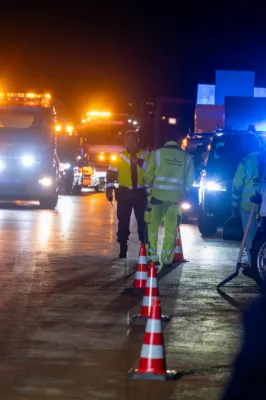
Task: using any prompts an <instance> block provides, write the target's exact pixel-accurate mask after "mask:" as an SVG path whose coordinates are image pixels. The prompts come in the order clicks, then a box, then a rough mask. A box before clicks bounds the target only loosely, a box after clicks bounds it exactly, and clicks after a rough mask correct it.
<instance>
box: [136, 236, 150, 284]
mask: <svg viewBox="0 0 266 400" xmlns="http://www.w3.org/2000/svg"><path fill="white" fill-rule="evenodd" d="M147 275H148V265H147V252H146V245H145V244H144V243H142V244H141V245H140V251H139V261H138V265H137V270H136V273H135V278H134V283H133V287H134V288H135V289H144V288H145V286H146V280H147Z"/></svg>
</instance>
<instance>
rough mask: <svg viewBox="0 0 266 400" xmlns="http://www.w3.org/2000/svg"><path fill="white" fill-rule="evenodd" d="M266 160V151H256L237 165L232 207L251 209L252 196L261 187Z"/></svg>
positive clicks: (244, 209)
mask: <svg viewBox="0 0 266 400" xmlns="http://www.w3.org/2000/svg"><path fill="white" fill-rule="evenodd" d="M265 161H266V153H262V152H254V153H250V154H249V155H248V156H247V157H245V158H244V159H243V160H242V161H240V163H239V164H238V166H237V170H236V173H235V176H234V179H233V191H232V207H233V208H240V210H243V211H250V210H251V208H252V203H251V201H250V197H251V196H254V195H255V194H256V190H258V189H259V187H260V182H261V177H262V174H263V169H264V166H265Z"/></svg>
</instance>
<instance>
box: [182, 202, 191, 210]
mask: <svg viewBox="0 0 266 400" xmlns="http://www.w3.org/2000/svg"><path fill="white" fill-rule="evenodd" d="M181 208H182V210H184V211H187V210H190V208H191V205H190V204H189V203H182V204H181Z"/></svg>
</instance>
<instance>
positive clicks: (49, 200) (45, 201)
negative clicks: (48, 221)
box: [40, 195, 58, 210]
mask: <svg viewBox="0 0 266 400" xmlns="http://www.w3.org/2000/svg"><path fill="white" fill-rule="evenodd" d="M57 202H58V195H55V196H51V197H44V198H42V199H40V208H42V209H43V210H54V209H55V207H56V206H57Z"/></svg>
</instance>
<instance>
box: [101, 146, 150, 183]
mask: <svg viewBox="0 0 266 400" xmlns="http://www.w3.org/2000/svg"><path fill="white" fill-rule="evenodd" d="M136 156H137V158H139V159H143V160H144V161H146V160H147V159H148V156H149V152H148V151H144V150H141V151H139V152H138V153H137V154H136ZM130 157H131V155H130V153H129V152H128V151H127V150H124V151H122V153H120V154H119V156H118V157H117V159H116V160H114V161H113V162H112V163H111V165H110V166H109V168H108V170H107V176H106V181H107V184H106V186H107V188H108V187H113V186H114V185H115V183H118V184H119V186H123V187H126V188H128V189H132V179H131V169H130ZM143 164H144V163H143ZM143 187H145V184H144V178H143V165H142V168H141V167H140V166H139V165H137V188H138V189H140V188H143Z"/></svg>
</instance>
